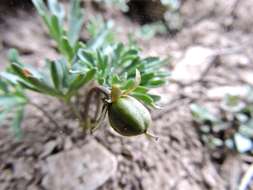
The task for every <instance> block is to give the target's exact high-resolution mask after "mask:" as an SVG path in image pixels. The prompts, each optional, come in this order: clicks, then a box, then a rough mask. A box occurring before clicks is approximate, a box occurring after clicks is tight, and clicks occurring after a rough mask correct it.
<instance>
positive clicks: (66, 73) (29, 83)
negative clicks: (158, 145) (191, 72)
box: [0, 0, 169, 131]
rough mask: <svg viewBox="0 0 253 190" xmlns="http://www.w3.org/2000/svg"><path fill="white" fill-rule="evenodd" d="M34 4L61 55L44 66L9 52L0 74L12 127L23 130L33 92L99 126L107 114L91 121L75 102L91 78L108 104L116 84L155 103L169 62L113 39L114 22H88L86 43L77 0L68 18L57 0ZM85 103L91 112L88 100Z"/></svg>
mask: <svg viewBox="0 0 253 190" xmlns="http://www.w3.org/2000/svg"><path fill="white" fill-rule="evenodd" d="M32 2H33V4H34V5H35V7H36V9H37V11H38V13H39V15H40V16H41V18H42V19H43V21H44V23H45V25H46V26H47V28H48V32H49V35H50V36H51V37H52V39H54V41H55V42H56V44H57V49H58V51H59V53H60V54H61V58H60V59H57V60H49V59H46V60H45V66H44V67H43V68H35V67H32V66H31V65H27V64H25V63H23V61H22V60H21V58H20V56H19V53H18V51H17V50H15V49H12V50H10V52H9V61H10V65H9V67H8V68H7V69H6V71H4V72H2V73H1V74H0V77H1V78H0V79H1V85H0V87H1V94H0V108H1V110H0V111H1V112H0V113H1V117H0V118H1V119H3V118H4V116H6V112H9V109H11V108H12V106H13V107H14V108H15V111H16V115H15V117H14V122H13V126H14V129H18V128H20V124H21V120H22V114H21V113H23V112H22V111H23V110H24V106H25V105H26V104H27V103H29V99H28V98H27V96H26V92H27V91H34V92H37V93H41V94H45V95H48V96H52V97H55V98H57V99H59V100H61V101H63V102H64V103H65V104H67V105H71V107H72V108H73V110H74V113H75V114H76V117H77V118H78V119H79V122H80V126H81V127H83V128H95V126H97V125H98V123H100V120H101V118H103V117H98V118H95V122H94V121H93V122H94V123H92V119H91V118H89V115H87V113H86V114H84V115H82V113H81V112H80V111H79V110H78V109H77V106H76V105H73V104H74V103H73V101H72V99H73V97H76V96H77V94H78V93H79V90H80V89H81V88H82V87H84V86H87V85H89V84H90V83H91V82H93V83H95V84H96V87H95V88H93V90H94V89H95V90H96V91H98V92H100V93H102V94H103V95H104V96H106V97H105V98H106V101H107V103H108V102H110V98H111V91H112V87H113V86H117V87H118V89H119V91H120V92H121V94H122V95H129V96H133V97H135V98H136V99H137V100H139V101H141V102H142V103H143V104H145V105H147V106H151V107H154V106H155V105H156V102H157V101H158V100H159V98H160V97H159V96H157V95H154V94H151V93H150V92H149V91H150V89H152V88H156V87H159V86H161V85H164V84H165V83H166V80H167V77H168V74H169V73H168V72H166V71H164V70H163V69H161V66H163V65H164V64H166V60H160V59H159V58H157V57H147V58H142V57H141V56H140V49H139V48H138V47H136V46H134V45H132V44H128V45H124V44H123V43H119V42H115V40H113V37H114V36H113V32H112V30H111V28H112V26H113V25H112V23H111V22H106V23H103V22H99V23H95V21H94V20H93V21H90V22H89V24H88V25H87V30H88V32H89V33H90V36H91V39H89V40H88V41H87V42H85V43H84V42H82V41H80V40H79V35H80V32H81V30H82V26H83V23H84V11H83V10H82V9H81V7H80V1H79V0H73V1H71V5H70V9H69V13H68V14H67V16H66V14H65V10H64V8H63V5H62V4H60V3H58V2H57V0H48V2H47V5H46V4H45V3H44V1H43V0H33V1H32ZM65 26H67V27H65ZM105 98H104V99H105ZM104 99H103V100H104ZM97 101H100V100H97ZM87 102H88V103H87ZM9 103H10V104H11V105H8V104H9ZM86 104H87V105H85V106H86V110H87V111H89V110H88V109H89V101H88V100H87V101H86ZM97 106H99V104H97ZM7 108H8V109H7ZM98 110H99V109H98ZM87 111H86V112H87ZM103 114H105V113H104V112H103V113H102V112H101V113H100V114H98V115H103ZM93 120H94V119H93ZM16 131H17V130H16Z"/></svg>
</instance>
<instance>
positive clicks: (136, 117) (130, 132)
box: [108, 96, 151, 136]
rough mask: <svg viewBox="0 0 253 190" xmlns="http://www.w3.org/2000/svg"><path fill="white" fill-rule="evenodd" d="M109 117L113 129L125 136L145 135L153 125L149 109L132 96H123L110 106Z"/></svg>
mask: <svg viewBox="0 0 253 190" xmlns="http://www.w3.org/2000/svg"><path fill="white" fill-rule="evenodd" d="M108 116H109V120H110V124H111V126H112V128H113V129H114V130H115V131H117V132H118V133H119V134H121V135H123V136H136V135H140V134H144V133H146V132H147V129H148V127H149V126H150V125H151V116H150V113H149V111H148V110H147V108H145V107H144V106H143V105H142V104H141V103H140V102H139V101H138V100H136V99H135V98H133V97H130V96H122V97H120V98H118V99H117V100H116V101H114V102H113V103H111V104H109V107H108Z"/></svg>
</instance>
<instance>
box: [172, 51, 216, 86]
mask: <svg viewBox="0 0 253 190" xmlns="http://www.w3.org/2000/svg"><path fill="white" fill-rule="evenodd" d="M214 54H215V51H214V50H212V49H209V48H205V47H201V46H193V47H190V48H188V49H187V50H186V52H185V55H184V57H183V58H182V60H181V61H179V62H178V63H177V64H176V67H175V69H174V71H173V72H172V76H171V78H172V79H174V80H176V81H180V82H184V83H187V82H191V81H194V80H197V79H199V78H200V76H201V74H202V73H203V71H204V70H205V69H206V68H207V67H208V66H209V65H210V64H211V63H212V62H211V61H212V58H213V55H214Z"/></svg>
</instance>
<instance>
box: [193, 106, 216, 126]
mask: <svg viewBox="0 0 253 190" xmlns="http://www.w3.org/2000/svg"><path fill="white" fill-rule="evenodd" d="M190 108H191V111H192V115H193V117H194V119H195V120H196V121H198V122H205V121H209V122H211V123H216V122H218V119H217V118H216V116H214V115H213V114H212V113H210V112H209V111H208V110H207V109H206V108H204V107H201V106H199V105H197V104H191V106H190Z"/></svg>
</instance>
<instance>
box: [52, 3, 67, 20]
mask: <svg viewBox="0 0 253 190" xmlns="http://www.w3.org/2000/svg"><path fill="white" fill-rule="evenodd" d="M48 7H49V10H50V12H51V13H52V14H53V15H55V16H56V17H57V20H58V21H59V23H60V24H63V19H64V15H65V11H64V7H63V5H62V4H60V3H59V2H58V0H48Z"/></svg>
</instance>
